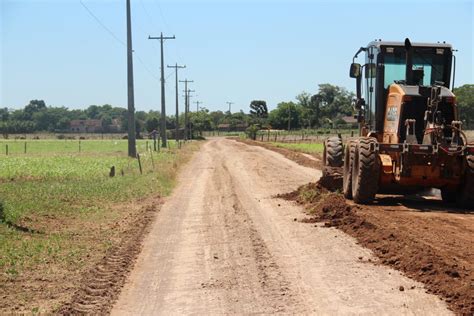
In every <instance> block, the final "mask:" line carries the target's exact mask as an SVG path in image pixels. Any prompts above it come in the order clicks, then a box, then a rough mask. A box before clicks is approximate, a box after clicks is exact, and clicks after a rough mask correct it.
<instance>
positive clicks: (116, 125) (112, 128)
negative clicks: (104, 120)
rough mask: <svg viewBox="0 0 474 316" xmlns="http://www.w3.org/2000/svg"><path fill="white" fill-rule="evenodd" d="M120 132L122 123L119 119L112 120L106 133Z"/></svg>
mask: <svg viewBox="0 0 474 316" xmlns="http://www.w3.org/2000/svg"><path fill="white" fill-rule="evenodd" d="M121 131H122V121H121V120H120V119H112V124H110V125H109V126H107V132H109V133H119V132H121Z"/></svg>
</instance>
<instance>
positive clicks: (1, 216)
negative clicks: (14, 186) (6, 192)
mask: <svg viewBox="0 0 474 316" xmlns="http://www.w3.org/2000/svg"><path fill="white" fill-rule="evenodd" d="M0 222H5V204H4V203H3V201H1V200H0Z"/></svg>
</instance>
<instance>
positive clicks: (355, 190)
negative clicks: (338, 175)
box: [352, 137, 380, 204]
mask: <svg viewBox="0 0 474 316" xmlns="http://www.w3.org/2000/svg"><path fill="white" fill-rule="evenodd" d="M375 143H376V140H375V139H374V138H369V137H364V138H359V140H358V142H357V143H356V146H355V153H354V161H353V165H352V198H353V200H354V202H356V203H358V204H368V203H371V202H372V201H373V200H374V198H375V195H376V194H377V190H378V183H379V175H380V163H379V158H378V155H377V153H376V152H375V151H372V150H371V149H370V147H371V144H375Z"/></svg>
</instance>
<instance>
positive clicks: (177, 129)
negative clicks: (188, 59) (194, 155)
mask: <svg viewBox="0 0 474 316" xmlns="http://www.w3.org/2000/svg"><path fill="white" fill-rule="evenodd" d="M167 67H168V68H174V69H175V72H176V73H175V76H176V135H175V136H176V137H175V139H176V141H179V106H178V102H179V101H178V98H179V95H178V82H179V81H178V69H180V68H186V65H184V66H178V63H176V65H174V66H168V65H167Z"/></svg>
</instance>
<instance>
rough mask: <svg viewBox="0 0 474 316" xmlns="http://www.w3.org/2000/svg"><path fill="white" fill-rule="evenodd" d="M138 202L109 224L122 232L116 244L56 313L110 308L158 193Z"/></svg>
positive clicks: (157, 204) (157, 202)
mask: <svg viewBox="0 0 474 316" xmlns="http://www.w3.org/2000/svg"><path fill="white" fill-rule="evenodd" d="M137 202H138V205H139V207H138V211H137V212H133V213H132V214H130V215H129V216H127V218H125V219H124V220H122V221H121V222H118V223H114V224H113V227H110V229H114V230H118V231H120V232H121V233H120V236H121V238H120V241H119V242H118V243H116V244H117V246H114V247H112V248H111V249H109V250H108V251H107V253H106V254H105V255H104V257H103V258H102V259H101V260H100V261H99V262H98V263H97V264H96V265H95V266H94V267H93V268H92V269H91V270H90V271H88V272H87V273H86V274H85V275H84V276H83V278H82V280H80V283H79V284H80V286H79V287H78V289H77V291H76V292H75V293H74V295H73V296H72V297H71V298H70V299H69V300H68V301H67V302H65V303H64V304H63V305H62V306H61V307H60V308H59V309H58V310H57V311H56V312H55V313H59V314H68V315H69V314H107V313H109V312H110V310H111V308H112V306H113V303H114V302H115V301H116V300H117V298H118V295H119V294H120V290H121V288H122V286H123V284H124V282H125V280H126V277H127V275H128V274H129V272H130V271H131V269H132V268H133V265H134V263H135V260H136V258H137V256H138V254H139V253H140V251H141V246H142V240H143V238H144V236H145V235H146V234H147V233H148V231H149V227H150V224H151V223H152V222H153V220H154V218H155V215H156V213H157V211H158V209H159V208H160V206H161V204H162V201H161V199H160V198H159V197H153V198H148V199H142V200H141V201H137ZM135 208H137V207H136V206H135Z"/></svg>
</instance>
